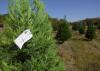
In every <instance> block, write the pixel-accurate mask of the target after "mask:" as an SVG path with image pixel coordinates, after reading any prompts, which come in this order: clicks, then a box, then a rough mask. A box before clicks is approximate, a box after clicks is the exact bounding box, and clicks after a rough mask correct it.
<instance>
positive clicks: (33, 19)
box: [0, 0, 64, 71]
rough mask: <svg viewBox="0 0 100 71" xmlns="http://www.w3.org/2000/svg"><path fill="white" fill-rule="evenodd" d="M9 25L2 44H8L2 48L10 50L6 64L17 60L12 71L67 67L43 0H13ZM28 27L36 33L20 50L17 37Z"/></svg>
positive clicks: (56, 70) (10, 3)
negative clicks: (59, 54) (41, 0)
mask: <svg viewBox="0 0 100 71" xmlns="http://www.w3.org/2000/svg"><path fill="white" fill-rule="evenodd" d="M30 1H31V3H33V4H30ZM5 26H6V28H5V31H4V33H3V35H4V36H3V35H2V38H0V40H1V41H0V44H2V45H0V47H5V48H3V49H2V50H4V51H5V52H6V54H5V57H4V59H5V62H7V63H6V64H12V63H13V64H12V65H13V67H14V68H12V69H11V70H10V71H12V70H14V71H64V66H63V62H62V61H61V59H60V58H59V57H58V55H57V48H56V46H55V40H54V38H53V35H52V27H51V24H50V23H49V21H48V15H47V13H46V12H45V9H44V5H43V4H42V3H41V2H40V1H39V0H10V1H9V16H8V18H7V24H6V25H5ZM26 29H30V30H31V32H32V34H33V37H32V39H31V40H30V41H28V42H27V43H26V44H25V45H24V46H23V48H22V50H19V49H18V48H17V46H16V45H15V44H14V43H13V41H14V39H15V38H16V37H18V35H19V34H21V32H23V31H24V30H26ZM1 56H3V54H0V58H1ZM4 59H2V60H4ZM6 71H7V70H6Z"/></svg>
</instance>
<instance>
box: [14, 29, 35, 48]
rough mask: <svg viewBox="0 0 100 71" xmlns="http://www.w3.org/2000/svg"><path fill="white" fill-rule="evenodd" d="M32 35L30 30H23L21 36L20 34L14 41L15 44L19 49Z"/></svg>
mask: <svg viewBox="0 0 100 71" xmlns="http://www.w3.org/2000/svg"><path fill="white" fill-rule="evenodd" d="M32 36H33V35H32V33H31V32H30V29H27V30H25V31H24V32H23V33H22V34H20V35H19V36H18V37H17V39H15V40H14V42H15V44H16V45H17V46H18V47H19V48H20V49H21V48H22V46H23V45H24V43H25V42H27V41H28V40H30V39H31V38H32Z"/></svg>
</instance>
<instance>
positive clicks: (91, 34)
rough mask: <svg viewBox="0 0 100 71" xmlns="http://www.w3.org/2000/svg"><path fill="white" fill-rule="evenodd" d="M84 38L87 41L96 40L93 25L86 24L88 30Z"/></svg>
mask: <svg viewBox="0 0 100 71" xmlns="http://www.w3.org/2000/svg"><path fill="white" fill-rule="evenodd" d="M85 37H86V38H87V39H88V40H92V39H94V38H96V27H95V26H94V25H93V24H88V28H87V32H86V34H85Z"/></svg>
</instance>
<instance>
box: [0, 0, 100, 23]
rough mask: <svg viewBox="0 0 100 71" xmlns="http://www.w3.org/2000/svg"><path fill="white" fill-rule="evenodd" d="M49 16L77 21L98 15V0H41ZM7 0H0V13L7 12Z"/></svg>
mask: <svg viewBox="0 0 100 71" xmlns="http://www.w3.org/2000/svg"><path fill="white" fill-rule="evenodd" d="M42 1H43V2H44V3H45V6H46V11H47V12H48V14H49V15H50V16H51V17H55V18H63V17H64V16H65V15H66V16H67V19H68V20H69V21H77V20H81V19H85V18H94V17H100V0H42ZM7 6H8V0H0V14H5V13H7Z"/></svg>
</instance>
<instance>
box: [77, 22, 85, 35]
mask: <svg viewBox="0 0 100 71" xmlns="http://www.w3.org/2000/svg"><path fill="white" fill-rule="evenodd" d="M78 31H79V33H80V34H84V33H85V25H84V24H83V23H80V24H79V29H78Z"/></svg>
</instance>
